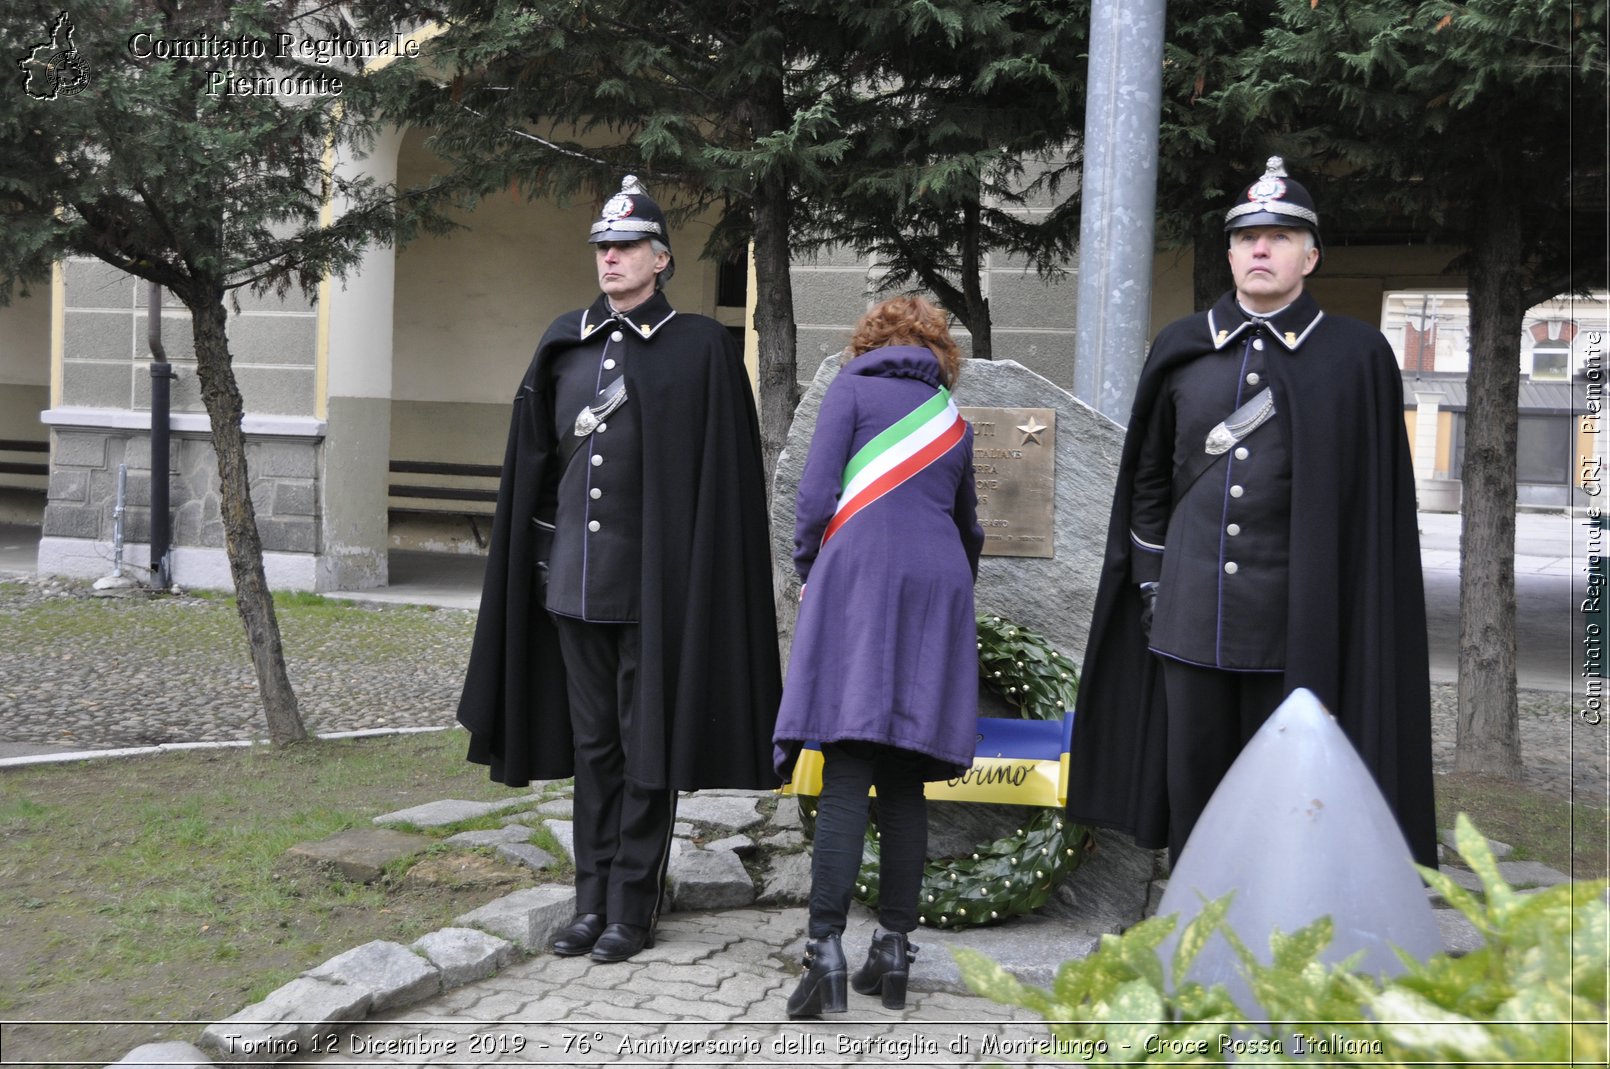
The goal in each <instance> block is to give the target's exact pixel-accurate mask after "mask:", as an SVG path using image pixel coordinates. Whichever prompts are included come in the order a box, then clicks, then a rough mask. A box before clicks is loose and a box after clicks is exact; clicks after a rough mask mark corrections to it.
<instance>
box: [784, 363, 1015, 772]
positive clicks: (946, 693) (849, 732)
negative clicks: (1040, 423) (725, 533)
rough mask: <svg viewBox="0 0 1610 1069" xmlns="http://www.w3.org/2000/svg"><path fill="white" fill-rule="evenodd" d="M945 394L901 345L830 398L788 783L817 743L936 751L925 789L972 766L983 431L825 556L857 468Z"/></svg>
mask: <svg viewBox="0 0 1610 1069" xmlns="http://www.w3.org/2000/svg"><path fill="white" fill-rule="evenodd" d="M940 384H941V379H940V368H939V361H938V360H937V359H936V358H935V357H934V355H933V354H932V353H931V352H929V351H928V350H927V349H925V348H921V347H917V346H890V347H888V348H884V349H874V350H872V351H871V352H867V353H863V354H862V355H861V356H859V357H856V358H855V359H853V360H851V361H849V362H848V363H847V364H845V365H844V367H843V368H842V369H841V370H840V371H839V374H838V377H837V378H836V379H834V380H833V383H832V384H831V385H830V386H829V387H828V389H827V393H826V394H825V395H824V396H823V398H822V408H821V413H820V415H819V416H818V417H817V421H816V431H815V434H814V435H813V436H812V438H811V448H810V453H809V455H808V456H807V457H806V460H805V470H804V471H803V472H802V473H801V475H800V482H799V499H798V502H797V505H796V508H795V520H794V567H795V570H796V571H798V573H799V577H800V579H801V580H802V581H804V582H805V583H806V584H807V585H806V589H805V593H804V596H803V598H802V599H801V601H800V607H799V620H798V623H797V624H796V627H795V631H794V646H793V653H792V656H791V657H790V659H789V664H788V675H787V679H786V681H785V683H784V685H783V701H782V708H781V710H780V711H779V712H778V714H777V727H776V730H775V731H774V732H773V735H772V739H773V742H774V744H775V759H776V763H777V770H778V772H779V773H781V774H782V776H783V778H784V779H787V778H789V776H791V775H792V774H793V767H794V762H795V760H796V758H797V757H798V756H799V751H800V747H801V745H802V744H803V743H804V742H807V741H810V742H823V743H826V742H843V741H847V740H852V739H857V740H865V741H869V742H877V743H883V744H885V745H889V746H897V747H900V748H901V749H904V750H911V751H914V752H916V753H920V754H925V755H927V756H928V757H929V758H931V759H932V760H931V761H929V762H928V764H927V767H926V770H925V773H924V777H923V778H924V779H928V780H936V779H947V778H949V777H951V776H954V775H958V774H960V773H961V772H962V771H964V770H965V769H966V768H968V767H969V766H970V765H971V764H972V762H973V747H974V744H975V743H976V741H977V732H978V635H977V624H976V622H975V620H974V616H973V581H974V579H975V578H976V577H977V575H978V556H979V553H980V551H981V550H982V549H983V547H984V531H983V528H981V527H980V526H979V523H978V516H977V508H978V496H977V490H976V488H975V485H974V482H973V430H972V428H971V427H967V428H966V429H965V432H964V433H963V435H962V437H961V439H960V440H959V441H957V442H956V443H955V444H954V445H952V446H951V447H950V448H949V449H948V450H947V451H946V452H945V453H944V454H942V455H941V456H940V457H939V458H938V459H937V460H935V461H934V462H933V463H931V464H929V465H928V467H926V468H924V469H923V470H922V471H920V472H919V473H917V474H916V475H915V476H913V477H912V478H910V479H908V480H907V481H906V482H904V483H902V484H901V485H900V486H898V487H897V488H895V489H894V490H892V491H890V492H889V493H887V494H885V495H884V496H883V497H882V498H879V499H878V500H877V501H875V502H873V503H872V504H871V505H868V506H867V507H866V508H864V509H862V510H861V511H860V512H858V513H856V514H855V515H854V516H852V517H851V518H850V519H849V520H848V521H847V522H846V523H845V524H844V525H843V526H842V527H840V528H839V530H838V531H837V533H835V534H834V536H833V537H832V538H831V539H830V540H829V541H828V543H827V545H826V546H823V545H822V533H823V531H824V530H825V529H826V527H827V524H828V521H829V520H830V519H832V517H833V512H834V510H835V509H836V508H837V506H838V495H839V490H840V487H841V485H842V481H843V474H844V468H845V465H846V464H847V463H849V461H850V458H851V457H853V456H854V455H855V453H856V451H857V450H859V449H860V448H861V447H862V446H864V445H865V444H866V443H867V442H868V441H870V440H871V439H873V438H874V437H876V436H877V435H878V434H880V433H881V432H883V431H884V430H886V429H887V428H889V427H890V426H892V425H893V424H895V423H896V422H898V421H899V420H900V419H902V418H903V417H905V416H907V415H909V414H910V413H911V412H912V411H913V410H915V409H916V408H918V407H919V406H921V405H922V404H923V403H924V402H926V401H928V400H929V399H931V398H932V397H933V396H934V391H935V389H936V388H938V387H939V386H940Z"/></svg>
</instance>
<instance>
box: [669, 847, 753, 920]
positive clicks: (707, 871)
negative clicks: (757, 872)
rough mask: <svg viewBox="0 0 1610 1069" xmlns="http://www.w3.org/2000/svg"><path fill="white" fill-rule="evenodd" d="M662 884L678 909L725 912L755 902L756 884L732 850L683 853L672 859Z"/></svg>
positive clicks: (686, 851) (689, 851)
mask: <svg viewBox="0 0 1610 1069" xmlns="http://www.w3.org/2000/svg"><path fill="white" fill-rule="evenodd" d="M665 882H666V885H667V887H668V888H669V890H670V892H671V898H672V900H673V901H674V902H675V903H676V908H677V909H679V910H685V909H726V908H729V907H732V906H747V905H749V904H750V903H751V902H753V901H754V900H755V883H754V881H753V880H751V879H750V878H749V873H747V872H745V871H744V866H743V862H742V861H739V860H738V855H737V854H735V853H733V852H732V851H731V850H719V851H718V850H685V851H683V852H682V854H680V855H679V856H677V857H673V858H672V859H671V864H670V866H669V867H668V869H667V872H666V880H665Z"/></svg>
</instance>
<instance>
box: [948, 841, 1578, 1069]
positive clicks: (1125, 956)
mask: <svg viewBox="0 0 1610 1069" xmlns="http://www.w3.org/2000/svg"><path fill="white" fill-rule="evenodd" d="M1456 842H1457V845H1458V850H1459V853H1460V854H1461V855H1462V856H1463V858H1464V859H1465V861H1466V863H1467V864H1469V865H1470V867H1471V868H1472V869H1473V870H1474V871H1475V872H1476V874H1477V875H1478V876H1479V877H1480V878H1481V881H1482V886H1483V891H1482V893H1481V894H1479V895H1478V894H1474V893H1472V892H1469V891H1466V890H1464V889H1463V888H1461V887H1460V886H1459V885H1458V884H1456V883H1454V881H1453V880H1452V879H1450V878H1449V877H1448V876H1446V875H1444V874H1443V873H1440V872H1438V871H1436V870H1434V869H1427V868H1422V869H1421V870H1420V872H1421V874H1422V875H1423V876H1424V877H1425V879H1426V881H1427V882H1428V883H1430V884H1431V886H1432V887H1433V888H1434V889H1435V890H1436V891H1437V893H1438V894H1440V895H1441V896H1442V897H1443V899H1444V900H1446V901H1447V902H1448V903H1449V904H1450V905H1451V906H1453V907H1454V908H1455V909H1457V910H1459V911H1460V912H1461V913H1463V914H1464V915H1465V916H1466V917H1467V918H1469V920H1470V922H1471V923H1472V924H1473V925H1475V927H1476V929H1477V930H1478V931H1480V932H1481V933H1482V935H1483V936H1484V938H1485V942H1484V945H1483V946H1481V947H1480V948H1478V949H1476V950H1474V951H1471V952H1470V953H1468V954H1464V955H1462V956H1459V957H1453V956H1450V955H1447V954H1435V955H1433V956H1431V957H1430V958H1428V959H1426V960H1425V961H1416V960H1414V959H1412V958H1409V957H1407V956H1405V957H1404V961H1403V964H1404V971H1403V972H1402V973H1401V974H1399V975H1397V976H1391V977H1387V978H1384V979H1380V978H1376V977H1372V976H1368V975H1364V974H1360V973H1358V972H1356V971H1355V970H1354V965H1355V964H1356V957H1354V958H1349V959H1348V960H1346V961H1343V962H1340V963H1337V964H1327V963H1324V962H1321V961H1320V960H1319V955H1320V954H1321V952H1323V951H1324V949H1325V948H1326V947H1327V946H1329V945H1330V942H1331V938H1332V935H1333V929H1332V925H1331V921H1330V919H1329V918H1328V917H1327V918H1321V919H1320V920H1318V921H1315V922H1314V923H1313V924H1311V925H1309V926H1308V927H1306V928H1304V929H1302V930H1300V931H1298V932H1295V933H1292V934H1282V933H1275V934H1274V935H1272V936H1271V938H1270V950H1271V953H1270V955H1269V959H1270V960H1269V961H1268V962H1267V963H1265V962H1261V961H1259V960H1258V959H1257V958H1256V957H1255V956H1254V955H1253V953H1252V952H1251V950H1250V949H1249V948H1248V947H1247V946H1246V945H1245V943H1243V942H1242V941H1241V940H1240V939H1238V938H1237V937H1236V936H1235V934H1234V933H1233V932H1231V931H1229V930H1228V928H1227V927H1226V926H1225V924H1224V917H1225V914H1226V912H1227V910H1228V907H1229V899H1228V898H1224V899H1219V900H1217V901H1215V902H1212V903H1209V904H1208V905H1207V906H1206V907H1205V908H1204V909H1203V911H1202V912H1201V913H1200V914H1199V915H1198V916H1197V917H1196V918H1195V919H1193V920H1192V921H1191V922H1190V923H1189V924H1188V925H1186V927H1185V930H1184V932H1183V934H1182V936H1181V938H1180V941H1179V945H1178V946H1177V947H1176V949H1175V953H1174V958H1173V961H1172V963H1170V969H1169V972H1170V973H1171V975H1172V976H1173V977H1175V978H1176V979H1175V983H1174V984H1173V985H1172V986H1171V985H1169V984H1168V982H1167V980H1166V979H1165V967H1164V962H1163V960H1162V958H1161V957H1160V955H1159V954H1158V950H1157V948H1158V947H1159V946H1160V945H1161V944H1162V943H1163V941H1164V940H1165V939H1166V938H1167V937H1168V935H1169V934H1170V933H1171V932H1172V931H1173V930H1174V928H1175V926H1176V924H1177V922H1178V918H1177V917H1174V916H1169V917H1153V918H1149V919H1147V920H1144V921H1141V922H1140V923H1139V924H1136V925H1135V926H1133V927H1132V928H1130V929H1129V930H1128V931H1126V932H1125V933H1124V934H1123V935H1121V936H1112V935H1109V936H1104V937H1103V938H1102V941H1101V944H1100V946H1099V947H1098V948H1097V950H1096V951H1095V953H1093V954H1091V955H1090V956H1089V957H1086V958H1084V959H1082V960H1078V961H1069V962H1066V963H1064V964H1063V966H1062V967H1061V969H1059V970H1058V972H1057V975H1056V978H1055V979H1054V980H1053V982H1052V984H1051V987H1050V988H1049V989H1042V988H1037V987H1033V986H1030V985H1027V984H1024V983H1022V982H1020V981H1018V980H1017V979H1016V978H1014V977H1013V976H1011V975H1010V974H1009V973H1007V972H1006V970H1004V969H1002V968H1001V967H1000V966H999V965H997V964H996V963H994V962H992V961H990V960H989V959H988V958H986V957H985V956H984V955H982V954H979V953H978V952H976V951H971V950H965V949H958V950H956V951H955V954H956V958H957V961H958V963H959V964H960V966H961V971H962V976H963V978H964V979H965V980H966V981H967V983H968V984H969V986H971V987H972V988H973V990H975V991H977V992H978V993H979V994H982V995H984V996H986V997H988V998H990V999H993V1000H994V1001H996V1002H1001V1003H1005V1004H1007V1005H1015V1006H1023V1007H1026V1008H1028V1009H1031V1010H1033V1011H1035V1012H1037V1013H1039V1014H1040V1015H1041V1016H1043V1017H1044V1018H1045V1019H1046V1020H1047V1022H1048V1024H1049V1027H1050V1032H1051V1034H1050V1036H1048V1037H1047V1039H1046V1041H1045V1051H1046V1053H1067V1054H1071V1055H1072V1056H1074V1057H1085V1058H1089V1057H1090V1056H1092V1055H1094V1056H1099V1057H1100V1058H1102V1059H1104V1060H1105V1061H1107V1062H1109V1063H1126V1064H1127V1063H1147V1062H1151V1063H1159V1062H1167V1063H1171V1064H1191V1063H1199V1064H1217V1063H1220V1062H1222V1061H1224V1060H1225V1059H1226V1057H1229V1056H1233V1057H1235V1058H1237V1059H1239V1060H1243V1061H1246V1060H1256V1061H1257V1062H1258V1063H1259V1064H1284V1063H1287V1062H1294V1061H1298V1060H1302V1061H1307V1062H1309V1063H1312V1062H1313V1061H1314V1060H1315V1058H1316V1057H1318V1058H1321V1059H1323V1060H1324V1063H1325V1064H1346V1063H1360V1064H1362V1063H1368V1064H1371V1065H1377V1066H1379V1065H1425V1064H1432V1063H1438V1062H1448V1061H1452V1062H1457V1063H1458V1064H1462V1065H1468V1064H1491V1065H1495V1066H1496V1065H1509V1064H1523V1065H1524V1064H1533V1065H1604V1064H1605V1060H1606V1054H1607V1050H1606V1025H1605V1022H1606V1004H1605V995H1606V962H1607V960H1610V944H1607V939H1606V912H1607V910H1606V900H1605V894H1606V888H1607V887H1610V881H1605V880H1593V881H1579V882H1575V883H1568V884H1561V885H1559V886H1557V887H1551V888H1548V889H1546V890H1542V891H1537V892H1529V893H1520V892H1517V891H1515V890H1514V889H1513V888H1512V887H1510V886H1509V884H1508V883H1507V882H1505V880H1504V878H1503V877H1502V876H1501V875H1500V874H1499V871H1498V865H1497V863H1496V861H1495V860H1494V859H1493V855H1492V851H1491V850H1490V849H1489V848H1488V846H1487V842H1486V840H1485V839H1484V838H1483V837H1482V836H1481V834H1480V833H1479V832H1477V831H1476V829H1475V827H1474V825H1472V824H1471V822H1470V820H1469V819H1468V818H1467V817H1466V816H1465V815H1464V814H1460V816H1459V818H1458V826H1457V830H1456ZM1214 932H1222V933H1223V935H1224V937H1225V938H1226V939H1227V940H1228V941H1229V943H1230V945H1231V946H1232V947H1233V948H1234V950H1235V952H1236V954H1237V956H1238V957H1239V958H1240V960H1241V963H1242V967H1243V969H1244V971H1245V975H1246V977H1247V979H1248V982H1249V986H1250V988H1251V990H1252V992H1253V995H1254V997H1256V998H1257V999H1258V1001H1259V1003H1260V1004H1261V1005H1262V1006H1263V1007H1264V1009H1265V1011H1266V1012H1267V1014H1268V1018H1269V1019H1268V1020H1267V1021H1252V1020H1249V1019H1248V1018H1247V1016H1246V1015H1245V1013H1244V1012H1243V1011H1242V1009H1241V1008H1240V1007H1238V1006H1237V1005H1236V1004H1235V1003H1234V1002H1233V1001H1232V999H1231V998H1230V996H1229V994H1228V992H1226V991H1225V989H1224V988H1223V986H1221V985H1214V986H1212V987H1206V986H1204V985H1202V984H1200V983H1196V982H1194V981H1190V980H1181V979H1179V978H1181V977H1184V976H1185V975H1186V974H1187V972H1188V970H1189V967H1190V965H1191V963H1192V962H1193V961H1194V960H1195V959H1196V956H1197V955H1198V954H1199V953H1200V952H1201V950H1202V947H1203V946H1204V945H1205V944H1206V943H1207V940H1208V939H1209V937H1211V936H1212V935H1213V933H1214Z"/></svg>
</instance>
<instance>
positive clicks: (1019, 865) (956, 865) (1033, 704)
mask: <svg viewBox="0 0 1610 1069" xmlns="http://www.w3.org/2000/svg"><path fill="white" fill-rule="evenodd" d="M978 675H979V679H980V681H981V682H983V683H984V685H985V686H988V687H989V688H990V689H991V690H993V691H995V692H996V693H997V694H999V695H1000V696H1001V697H1002V698H1004V699H1005V700H1006V701H1007V702H1008V703H1009V704H1011V705H1012V706H1014V707H1015V708H1016V709H1017V710H1018V712H1019V713H1020V714H1021V715H1022V716H1023V717H1025V718H1026V719H1034V720H1061V719H1062V717H1063V714H1064V712H1065V711H1066V710H1068V709H1071V708H1073V702H1074V698H1075V697H1076V696H1077V694H1078V689H1079V676H1078V671H1077V670H1076V669H1075V668H1074V666H1073V662H1072V661H1070V660H1068V658H1067V657H1066V656H1064V655H1063V654H1062V653H1059V652H1058V651H1057V650H1056V649H1054V648H1053V647H1052V646H1051V644H1050V643H1049V642H1047V641H1046V639H1045V638H1044V637H1043V636H1041V635H1040V634H1038V633H1036V632H1034V631H1030V630H1028V629H1027V628H1022V627H1018V626H1017V625H1016V624H1013V623H1011V622H1010V621H1008V620H1005V619H1003V618H1001V617H1000V616H996V615H991V614H981V615H980V616H979V617H978ZM815 801H816V800H815V799H814V798H810V799H806V798H801V799H800V809H801V813H802V815H804V817H805V819H806V822H807V827H810V826H811V825H812V823H813V820H812V818H814V816H815ZM813 830H814V829H813ZM1089 841H1090V831H1089V829H1088V828H1086V827H1084V826H1083V825H1081V824H1074V823H1071V822H1069V821H1067V820H1065V819H1064V817H1063V810H1062V808H1061V807H1060V806H1048V807H1045V808H1042V809H1040V810H1039V812H1038V813H1036V814H1035V816H1034V817H1033V818H1031V819H1030V820H1029V821H1027V822H1026V823H1025V824H1024V826H1023V827H1021V828H1018V829H1017V831H1016V832H1015V833H1014V834H1012V835H1007V836H1003V837H1001V838H999V839H996V840H994V841H992V842H987V843H980V844H978V845H977V846H975V847H974V848H973V849H972V850H971V851H969V852H968V853H967V854H966V855H964V856H961V857H952V858H935V859H931V860H930V861H929V862H928V864H927V866H926V867H925V868H924V869H923V879H922V891H921V893H920V895H919V897H918V914H919V915H918V919H919V920H920V922H921V923H922V924H924V925H927V926H928V927H931V928H973V927H980V926H983V925H987V924H996V923H999V922H1000V921H1003V920H1006V919H1007V918H1008V917H1016V916H1021V915H1023V914H1025V913H1032V912H1033V911H1034V910H1036V909H1039V908H1040V907H1041V906H1043V905H1045V903H1046V901H1047V900H1048V899H1049V898H1050V897H1051V892H1052V891H1053V890H1055V889H1056V886H1057V884H1059V883H1061V882H1062V880H1063V879H1064V878H1065V877H1066V876H1067V875H1068V874H1069V873H1071V872H1072V871H1073V870H1074V869H1076V868H1078V867H1079V864H1080V862H1082V861H1083V860H1084V856H1085V849H1086V846H1087V845H1088V843H1089ZM878 861H879V851H878V833H877V830H876V828H873V827H869V828H868V830H867V837H866V840H865V841H864V843H863V844H862V849H861V871H860V874H859V875H858V876H857V878H856V883H855V897H856V899H857V900H859V901H860V902H862V903H864V904H865V905H867V906H868V907H870V908H872V909H874V910H875V909H877V907H878Z"/></svg>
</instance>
